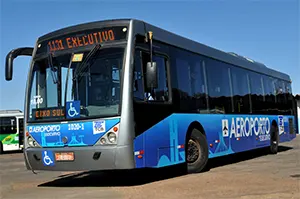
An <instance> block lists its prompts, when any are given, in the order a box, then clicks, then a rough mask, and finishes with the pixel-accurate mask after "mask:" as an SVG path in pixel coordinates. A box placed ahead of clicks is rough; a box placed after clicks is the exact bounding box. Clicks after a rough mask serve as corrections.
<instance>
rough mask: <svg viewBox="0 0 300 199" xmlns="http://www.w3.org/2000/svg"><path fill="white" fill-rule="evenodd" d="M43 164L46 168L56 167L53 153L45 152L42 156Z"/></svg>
mask: <svg viewBox="0 0 300 199" xmlns="http://www.w3.org/2000/svg"><path fill="white" fill-rule="evenodd" d="M42 159H43V163H44V165H45V166H53V165H54V160H53V159H54V156H53V153H52V151H43V154H42Z"/></svg>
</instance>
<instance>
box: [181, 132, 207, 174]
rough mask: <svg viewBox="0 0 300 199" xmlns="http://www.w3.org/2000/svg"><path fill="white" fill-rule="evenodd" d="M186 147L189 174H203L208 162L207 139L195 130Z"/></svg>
mask: <svg viewBox="0 0 300 199" xmlns="http://www.w3.org/2000/svg"><path fill="white" fill-rule="evenodd" d="M186 146H187V148H186V162H187V172H188V173H198V172H201V171H202V170H203V169H204V168H205V166H206V164H207V161H208V145H207V141H206V137H205V136H204V135H203V134H202V133H201V132H200V131H199V130H198V129H193V131H192V133H191V136H190V137H189V138H187V145H186Z"/></svg>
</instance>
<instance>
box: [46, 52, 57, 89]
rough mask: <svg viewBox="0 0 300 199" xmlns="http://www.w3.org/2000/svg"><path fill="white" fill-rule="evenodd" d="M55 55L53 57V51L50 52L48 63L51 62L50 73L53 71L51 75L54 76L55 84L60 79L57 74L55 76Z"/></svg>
mask: <svg viewBox="0 0 300 199" xmlns="http://www.w3.org/2000/svg"><path fill="white" fill-rule="evenodd" d="M52 60H53V57H52V53H51V52H50V53H49V55H48V63H49V66H50V71H51V72H50V73H51V76H52V80H53V83H54V84H57V83H58V79H57V76H55V68H54V66H53V62H52Z"/></svg>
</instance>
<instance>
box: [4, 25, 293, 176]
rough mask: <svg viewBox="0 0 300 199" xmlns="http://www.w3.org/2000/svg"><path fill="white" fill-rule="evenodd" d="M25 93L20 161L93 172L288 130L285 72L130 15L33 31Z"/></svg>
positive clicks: (197, 159) (212, 153)
mask: <svg viewBox="0 0 300 199" xmlns="http://www.w3.org/2000/svg"><path fill="white" fill-rule="evenodd" d="M18 56H32V61H31V63H30V67H29V72H28V79H27V86H26V95H25V98H26V99H25V107H24V110H25V112H24V114H25V116H24V117H25V126H26V127H25V129H26V131H25V140H24V157H25V161H26V165H27V168H28V169H30V170H32V171H33V172H34V171H35V170H50V171H93V170H115V169H119V170H121V169H138V168H160V167H167V166H172V165H176V164H180V165H184V167H185V168H186V171H187V173H195V172H200V171H203V169H204V168H205V167H206V165H207V162H208V160H209V159H210V158H215V157H219V156H224V155H229V154H233V153H238V152H242V151H247V150H253V149H257V148H262V147H264V148H268V149H269V151H270V153H272V154H275V153H277V151H278V145H279V143H282V142H288V141H291V140H292V139H294V138H295V137H296V132H297V130H298V129H297V127H296V125H295V124H296V117H297V115H296V106H295V99H294V97H293V95H292V89H291V79H290V77H289V75H287V74H284V73H281V72H278V71H275V70H273V69H271V68H269V67H267V66H265V65H264V64H262V63H259V62H257V61H254V60H252V59H250V58H247V57H244V56H241V55H238V54H237V53H230V52H223V51H220V50H218V49H215V48H212V47H209V46H206V45H204V44H201V43H199V42H196V41H192V40H190V39H188V38H185V37H182V36H179V35H177V34H175V33H171V32H169V31H167V30H164V29H162V28H160V27H157V26H154V25H152V24H149V23H147V22H145V21H141V20H137V19H112V20H103V21H95V22H89V23H84V24H78V25H74V26H70V27H65V28H62V29H59V30H56V31H53V32H50V33H48V34H46V35H43V36H41V37H39V38H38V39H37V41H36V44H35V46H34V47H21V48H16V49H13V50H11V51H10V52H9V53H8V54H7V57H6V66H5V67H6V72H5V75H6V80H7V81H9V80H11V79H12V75H13V60H14V59H15V58H16V57H18Z"/></svg>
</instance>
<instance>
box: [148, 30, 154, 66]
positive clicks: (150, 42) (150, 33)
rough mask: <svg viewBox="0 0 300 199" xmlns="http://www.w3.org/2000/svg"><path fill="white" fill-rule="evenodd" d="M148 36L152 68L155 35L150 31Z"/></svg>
mask: <svg viewBox="0 0 300 199" xmlns="http://www.w3.org/2000/svg"><path fill="white" fill-rule="evenodd" d="M148 34H149V40H150V41H149V44H150V46H149V48H150V62H151V67H152V65H153V64H152V62H153V59H152V49H153V46H152V38H153V33H152V31H149V32H148Z"/></svg>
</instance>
